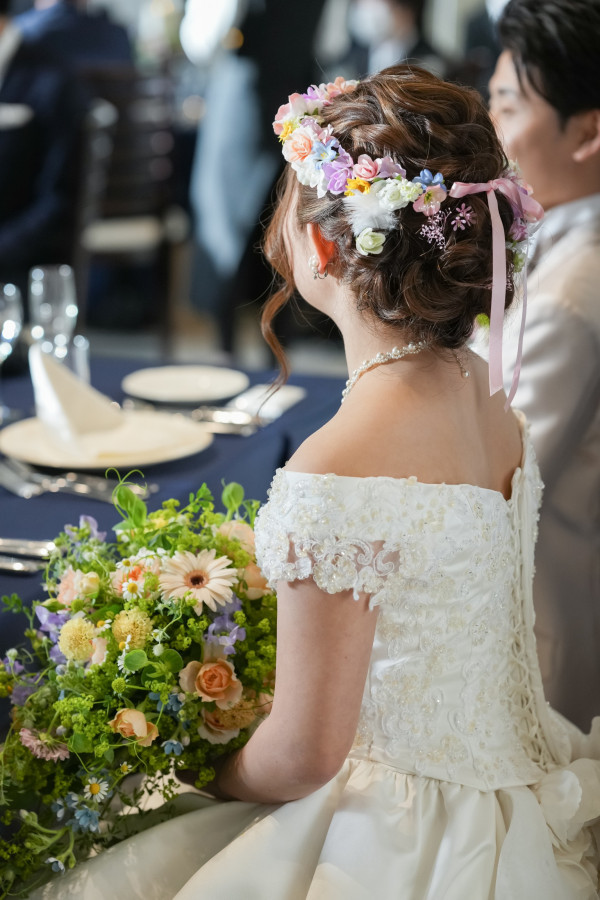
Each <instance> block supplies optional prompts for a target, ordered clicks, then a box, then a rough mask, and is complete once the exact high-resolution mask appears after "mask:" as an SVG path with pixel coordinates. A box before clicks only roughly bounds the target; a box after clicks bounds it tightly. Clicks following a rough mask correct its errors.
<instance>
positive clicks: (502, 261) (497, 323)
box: [450, 178, 544, 409]
mask: <svg viewBox="0 0 600 900" xmlns="http://www.w3.org/2000/svg"><path fill="white" fill-rule="evenodd" d="M494 191H500V193H501V194H504V196H505V197H507V198H508V200H509V201H510V204H511V206H512V208H513V212H514V214H515V216H516V217H518V218H523V219H525V220H526V221H529V222H533V221H537V220H538V219H541V217H542V216H543V214H544V211H543V209H542V207H541V206H540V204H539V203H538V202H537V201H536V200H534V199H533V197H530V196H529V194H528V193H527V192H526V191H524V190H521V189H520V188H519V186H518V185H517V184H515V182H514V181H511V179H510V178H495V179H494V180H493V181H484V182H477V183H468V182H463V181H456V182H455V183H454V184H453V185H452V187H451V188H450V196H451V197H466V196H467V195H468V194H481V193H484V192H485V193H486V194H487V199H488V206H489V208H490V217H491V220H492V263H493V270H492V271H493V277H492V303H491V308H490V355H489V372H490V396H492V394H495V393H496V392H497V391H500V390H502V388H503V387H504V379H503V375H502V332H503V325H504V304H505V299H506V247H505V241H506V238H505V235H504V226H503V225H502V219H501V218H500V212H499V210H498V200H497V198H496V194H495V193H494ZM526 313H527V282H526V280H525V282H524V290H523V309H522V312H521V328H520V331H519V342H518V345H517V358H516V361H515V367H514V371H513V378H512V384H511V387H510V391H509V393H508V398H507V400H506V404H505V407H504V408H505V409H508V407H509V406H510V404H511V401H512V399H513V397H514V396H515V393H516V390H517V385H518V384H519V375H520V374H521V361H522V357H523V335H524V333H525V318H526Z"/></svg>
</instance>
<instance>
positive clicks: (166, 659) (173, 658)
mask: <svg viewBox="0 0 600 900" xmlns="http://www.w3.org/2000/svg"><path fill="white" fill-rule="evenodd" d="M158 659H159V662H161V663H164V665H165V666H166V667H167V668H168V670H169V672H174V673H177V672H180V671H181V669H183V659H182V658H181V656H180V654H179V653H178V652H177V650H173V649H171V648H170V647H169V648H167V649H166V650H165V651H164V652H163V653H161V655H160V656H159V657H158Z"/></svg>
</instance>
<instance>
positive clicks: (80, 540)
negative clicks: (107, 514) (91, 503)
mask: <svg viewBox="0 0 600 900" xmlns="http://www.w3.org/2000/svg"><path fill="white" fill-rule="evenodd" d="M222 499H223V505H224V507H225V510H226V512H224V513H219V512H215V509H214V504H213V498H212V496H211V494H210V492H209V491H208V489H207V488H206V486H203V487H202V488H200V490H199V491H198V492H197V494H195V495H191V496H190V499H189V503H188V505H187V506H185V507H184V508H180V505H179V504H178V502H177V501H175V500H169V501H167V502H166V503H164V504H163V506H162V508H161V509H159V510H158V511H156V512H148V510H147V508H146V505H145V504H144V503H143V501H141V500H140V499H139V497H137V496H136V495H135V494H134V493H133V492H132V491H131V489H130V487H129V486H128V482H127V481H126V480H124V481H121V483H120V484H119V486H118V487H117V488H116V489H115V493H114V502H115V506H116V508H117V510H118V512H119V514H120V516H121V521H120V522H119V524H118V525H116V526H115V528H114V532H115V534H114V538H113V540H106V535H105V534H101V533H100V532H99V531H98V527H97V524H96V522H95V521H94V519H92V518H91V517H88V516H82V517H81V519H80V521H79V524H78V525H77V526H66V527H65V530H64V532H63V533H62V534H61V535H60V536H59V537H58V538H57V539H56V540H55V545H56V550H55V551H54V552H53V554H52V556H51V558H50V561H49V563H48V566H47V569H46V573H45V584H44V590H45V592H46V593H47V599H45V600H43V601H41V602H40V603H38V604H35V605H34V608H33V609H32V610H28V609H25V608H24V607H23V605H22V603H21V601H20V600H19V598H18V597H17V596H15V595H13V596H12V597H4V598H3V602H4V604H5V605H6V606H8V607H9V608H12V609H13V610H14V611H17V612H23V613H25V614H27V615H28V617H29V622H30V627H29V628H28V629H27V630H26V633H25V636H26V638H27V639H28V641H29V647H28V648H27V649H11V650H9V651H8V653H7V654H6V657H5V658H4V660H2V661H1V662H0V696H5V697H6V696H9V697H10V700H11V703H12V717H11V718H12V723H11V727H10V730H9V732H8V736H7V737H6V740H5V742H4V745H3V746H2V747H1V748H0V823H1V824H0V897H6V896H25V895H26V893H27V890H28V889H30V890H31V889H32V888H33V887H34V886H37V885H38V884H41V883H43V882H44V881H46V880H48V878H50V877H52V873H60V872H63V871H64V870H65V869H66V868H70V867H72V866H74V865H75V863H76V862H77V861H78V860H80V859H83V858H85V857H87V856H89V855H90V853H97V852H99V851H101V850H102V849H104V848H106V847H108V846H110V845H111V844H114V843H115V842H116V841H118V840H121V839H122V838H123V837H126V836H127V835H128V834H131V833H133V832H134V831H135V830H139V829H140V828H142V827H144V821H145V819H146V818H148V816H150V815H154V817H156V812H154V813H150V812H148V810H146V809H145V806H146V805H147V804H146V803H145V801H147V798H148V797H149V796H150V797H152V798H153V799H152V804H151V805H152V806H156V805H157V804H156V797H157V796H159V797H160V798H161V800H163V801H164V802H165V804H166V806H164V807H163V808H164V810H166V811H167V813H166V814H168V809H169V807H168V803H169V801H171V800H172V799H173V798H174V797H175V796H176V794H177V790H178V785H179V781H178V779H177V773H178V772H179V771H182V770H187V771H188V772H189V771H192V772H193V773H194V775H195V776H196V781H195V786H196V787H197V788H202V787H203V786H204V785H206V784H207V783H208V782H210V781H211V780H212V779H213V777H214V774H215V771H214V768H213V765H214V763H215V762H216V761H217V760H218V758H219V757H220V756H222V755H223V754H229V753H231V752H232V751H234V750H236V749H237V748H239V747H241V746H243V744H244V743H245V742H246V741H247V740H248V738H249V736H250V734H251V733H252V730H253V729H254V728H255V727H256V725H257V724H258V723H259V721H260V718H261V717H262V716H264V715H266V714H267V713H268V711H269V709H270V701H271V695H272V691H273V683H274V670H275V620H276V599H275V595H274V594H273V593H272V592H270V591H269V589H268V587H267V585H266V582H265V580H264V578H263V577H262V575H261V573H260V570H259V569H258V567H257V565H256V561H255V557H254V532H253V529H252V526H253V522H254V517H255V514H256V511H257V508H258V503H257V502H255V501H247V500H244V492H243V489H242V488H241V487H240V485H237V484H229V485H227V486H226V487H225V489H224V491H223V498H222ZM136 775H137V777H132V776H136ZM142 776H144V777H143V778H142Z"/></svg>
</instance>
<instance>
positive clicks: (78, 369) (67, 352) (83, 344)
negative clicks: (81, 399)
mask: <svg viewBox="0 0 600 900" xmlns="http://www.w3.org/2000/svg"><path fill="white" fill-rule="evenodd" d="M40 347H41V350H42V352H43V353H50V354H52V356H53V357H54V358H55V359H57V360H59V361H60V362H61V363H62V364H63V365H65V366H66V367H67V368H68V369H70V370H71V372H73V374H74V375H77V377H78V378H79V379H81V381H85V382H86V384H89V383H90V342H89V341H88V339H87V338H86V337H84V336H83V335H82V334H76V335H75V336H74V337H73V338H72V339H71V340H70V341H69V342H68V343H67V344H53V343H52V341H46V340H42V341H41V342H40Z"/></svg>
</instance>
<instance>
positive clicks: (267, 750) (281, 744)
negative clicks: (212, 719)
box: [215, 579, 377, 803]
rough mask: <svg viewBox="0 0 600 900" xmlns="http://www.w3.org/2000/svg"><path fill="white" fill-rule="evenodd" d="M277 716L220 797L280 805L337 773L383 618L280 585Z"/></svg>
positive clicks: (346, 598)
mask: <svg viewBox="0 0 600 900" xmlns="http://www.w3.org/2000/svg"><path fill="white" fill-rule="evenodd" d="M277 596H278V626H277V677H276V687H275V696H274V700H273V709H272V712H271V714H270V716H269V718H268V719H266V720H265V721H264V722H263V723H262V724H261V725H260V726H259V728H258V729H257V730H256V732H255V733H254V735H253V736H252V738H251V739H250V741H249V742H248V744H246V746H245V747H243V748H242V750H240V751H238V752H237V753H236V754H234V755H233V756H231V757H229V758H228V759H227V760H226V762H225V763H224V765H223V766H222V768H221V769H220V771H219V774H218V777H217V780H216V783H215V787H216V788H217V792H218V795H220V796H224V797H229V798H237V799H240V800H253V801H260V802H265V803H277V802H282V801H287V800H295V799H297V798H299V797H304V796H305V795H306V794H310V793H311V792H312V791H314V790H316V789H317V788H319V787H321V786H322V785H323V784H326V783H327V782H328V781H329V780H330V779H331V778H333V776H334V775H335V774H336V773H337V772H338V771H339V769H340V767H341V766H342V763H343V762H344V759H345V758H346V755H347V753H348V751H349V750H350V747H351V745H352V741H353V739H354V735H355V732H356V727H357V723H358V716H359V711H360V704H361V700H362V693H363V688H364V684H365V679H366V675H367V669H368V665H369V658H370V654H371V647H372V644H373V637H374V633H375V623H376V619H377V611H376V610H374V611H370V610H369V609H368V601H367V598H366V597H361V598H360V599H359V600H354V599H353V597H352V593H351V592H350V591H345V592H341V593H338V594H327V593H325V592H324V591H321V590H320V589H319V588H318V587H317V586H316V585H315V584H314V582H313V581H312V579H308V580H306V581H300V582H294V583H292V584H287V583H281V584H280V585H279V587H278V591H277Z"/></svg>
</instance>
